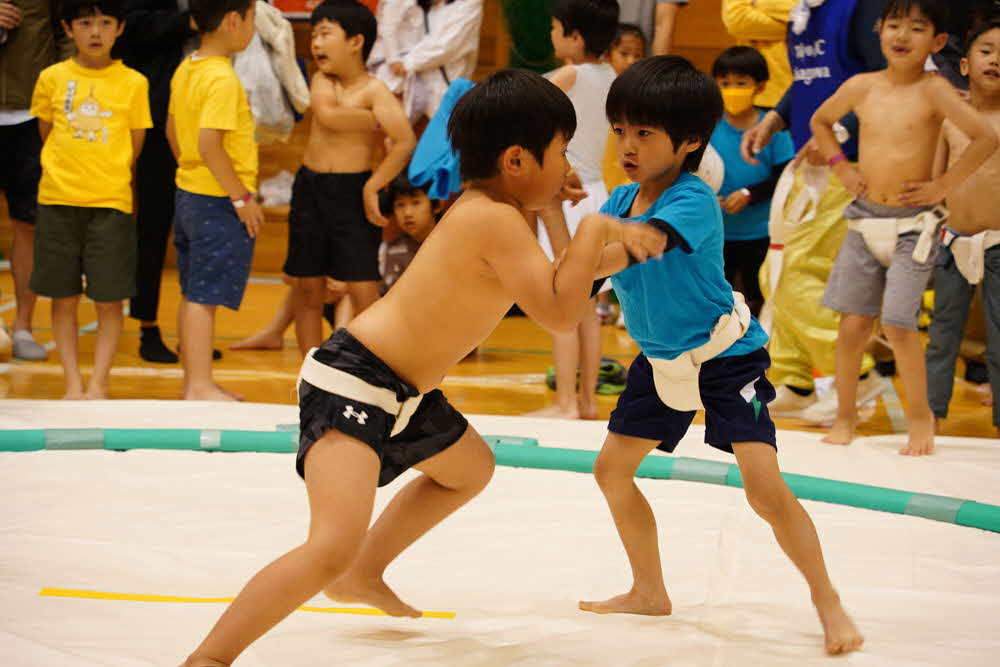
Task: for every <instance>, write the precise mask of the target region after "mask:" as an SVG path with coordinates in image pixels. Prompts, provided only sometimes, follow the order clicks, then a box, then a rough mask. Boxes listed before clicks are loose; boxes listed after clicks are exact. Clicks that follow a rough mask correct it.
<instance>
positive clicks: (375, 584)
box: [323, 572, 422, 618]
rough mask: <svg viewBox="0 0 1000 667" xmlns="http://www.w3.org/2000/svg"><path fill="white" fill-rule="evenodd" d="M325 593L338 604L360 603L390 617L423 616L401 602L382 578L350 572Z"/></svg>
mask: <svg viewBox="0 0 1000 667" xmlns="http://www.w3.org/2000/svg"><path fill="white" fill-rule="evenodd" d="M323 593H325V594H326V596H327V597H328V598H330V599H331V600H334V601H336V602H346V603H351V602H360V603H362V604H367V605H371V606H372V607H375V608H376V609H381V610H382V611H384V612H385V613H387V614H389V615H390V616H408V617H410V618H419V617H420V616H421V615H422V614H421V613H420V611H419V610H417V609H414V608H413V607H411V606H410V605H408V604H406V603H405V602H403V601H402V600H400V599H399V596H398V595H396V594H395V593H394V592H393V591H392V589H391V588H389V587H388V586H387V585H386V583H385V581H384V580H383V579H382V578H381V577H377V578H374V579H369V578H360V577H357V576H355V575H353V574H352V573H350V572H348V573H346V574H344V575H343V576H342V577H340V578H339V579H337V580H336V581H334V582H333V583H332V584H330V585H329V586H327V587H326V588H325V589H324V590H323Z"/></svg>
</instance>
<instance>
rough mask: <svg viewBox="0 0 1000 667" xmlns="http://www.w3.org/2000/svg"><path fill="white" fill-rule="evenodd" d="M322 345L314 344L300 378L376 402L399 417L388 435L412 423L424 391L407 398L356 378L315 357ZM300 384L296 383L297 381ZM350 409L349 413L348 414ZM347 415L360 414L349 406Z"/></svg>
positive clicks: (389, 412)
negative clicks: (397, 397) (401, 399)
mask: <svg viewBox="0 0 1000 667" xmlns="http://www.w3.org/2000/svg"><path fill="white" fill-rule="evenodd" d="M318 349H319V348H316V347H314V348H312V349H311V350H309V353H308V354H306V358H305V359H304V360H303V361H302V369H301V370H300V371H299V382H301V381H302V380H305V381H306V382H308V383H309V384H311V385H312V386H314V387H316V388H318V389H322V390H323V391H325V392H328V393H330V394H335V395H337V396H342V397H343V398H349V399H351V400H352V401H358V402H360V403H366V404H368V405H374V406H375V407H377V408H379V409H380V410H382V411H384V412H385V413H387V414H389V415H392V416H393V417H395V418H396V423H395V424H394V425H393V427H392V432H391V433H390V434H389V437H392V436H394V435H397V434H398V433H400V432H402V430H403V429H404V428H406V425H407V424H409V423H410V417H412V416H413V413H414V412H416V410H417V406H419V405H420V401H421V400H422V399H423V397H424V395H423V394H419V395H417V396H414V397H412V398H408V399H406V400H405V401H402V402H400V401H398V400H397V399H396V392H394V391H392V390H391V389H386V388H384V387H373V386H372V385H370V384H368V383H367V382H365V381H364V380H362V379H360V378H356V377H354V376H353V375H351V374H350V373H346V372H344V371H342V370H340V369H337V368H333V367H331V366H327V365H326V364H324V363H321V362H319V361H316V359H314V358H313V353H314V352H316V350H318ZM296 386H297V385H296ZM348 413H349V414H348ZM345 414H346V416H348V417H350V416H353V415H356V414H357V411H356V410H354V408H353V406H348V409H347V413H345Z"/></svg>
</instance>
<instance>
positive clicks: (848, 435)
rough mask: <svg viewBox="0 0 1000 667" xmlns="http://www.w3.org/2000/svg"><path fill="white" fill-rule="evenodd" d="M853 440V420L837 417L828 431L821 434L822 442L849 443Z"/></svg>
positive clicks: (832, 443) (833, 443)
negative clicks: (823, 434)
mask: <svg viewBox="0 0 1000 667" xmlns="http://www.w3.org/2000/svg"><path fill="white" fill-rule="evenodd" d="M852 440H854V421H853V420H849V419H842V418H839V417H838V418H837V421H835V422H834V423H833V426H831V427H830V431H829V432H828V433H827V434H826V435H825V436H823V442H825V443H828V444H831V445H849V444H851V441H852Z"/></svg>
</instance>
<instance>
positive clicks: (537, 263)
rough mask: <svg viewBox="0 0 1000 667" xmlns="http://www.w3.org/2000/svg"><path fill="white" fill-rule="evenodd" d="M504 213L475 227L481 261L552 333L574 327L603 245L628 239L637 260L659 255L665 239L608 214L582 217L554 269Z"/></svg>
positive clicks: (517, 221)
mask: <svg viewBox="0 0 1000 667" xmlns="http://www.w3.org/2000/svg"><path fill="white" fill-rule="evenodd" d="M508 211H509V212H506V213H505V220H504V221H503V223H502V225H498V224H497V221H496V220H495V219H494V220H491V221H490V222H489V223H487V222H485V221H479V222H478V223H477V224H479V225H481V229H482V236H483V239H484V241H483V247H484V257H485V259H486V261H487V263H488V264H489V265H490V266H491V267H492V268H493V270H494V271H495V272H496V274H497V276H498V278H499V279H500V282H501V283H502V284H503V285H504V287H505V288H506V289H507V290H508V292H509V293H510V294H511V296H512V297H513V298H514V300H515V301H516V302H517V304H518V305H519V306H520V307H521V308H522V309H523V310H524V312H525V313H527V315H528V316H529V317H531V318H532V319H533V320H535V321H536V322H537V323H538V324H540V325H541V326H543V327H545V328H547V329H551V330H553V331H568V330H569V329H571V328H573V327H574V326H576V325H577V323H579V321H580V318H581V317H582V316H583V312H584V309H585V308H586V306H587V302H588V300H589V299H590V290H591V286H592V285H593V281H594V276H595V275H597V271H598V268H599V267H600V266H601V264H602V259H603V252H604V248H605V246H606V245H607V244H609V243H613V242H615V241H622V240H623V239H625V238H626V236H628V237H629V238H630V239H631V240H630V242H631V243H632V245H634V246H635V248H634V249H633V254H636V255H637V256H639V257H641V259H645V258H646V257H648V256H649V255H655V254H659V253H660V252H662V251H663V247H664V246H665V244H666V237H664V236H663V235H662V234H660V233H659V232H657V231H656V230H654V229H653V228H652V227H649V226H648V225H625V224H623V223H621V222H619V221H618V220H616V219H614V218H610V217H608V216H603V215H588V216H587V217H585V218H584V219H583V220H582V221H581V222H580V227H579V228H578V229H577V232H576V236H574V237H573V240H572V241H571V242H570V244H569V247H568V248H567V249H566V254H565V256H564V257H563V258H562V260H561V261H560V262H559V266H558V268H556V266H555V265H554V264H553V263H552V262H550V261H549V260H548V258H547V257H546V256H545V255H544V253H542V251H541V248H539V246H538V243H537V242H536V241H535V239H534V238H533V237H532V235H531V231H530V230H529V228H528V226H527V225H525V224H524V222H523V221H522V220H521V218H520V216H519V215H518V214H517V213H516V212H515V211H512V210H508ZM484 217H485V216H484Z"/></svg>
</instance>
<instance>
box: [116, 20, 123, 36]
mask: <svg viewBox="0 0 1000 667" xmlns="http://www.w3.org/2000/svg"><path fill="white" fill-rule="evenodd" d="M123 32H125V21H119V22H118V32H116V33H115V39H117V38H119V37H121V36H122V33H123Z"/></svg>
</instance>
